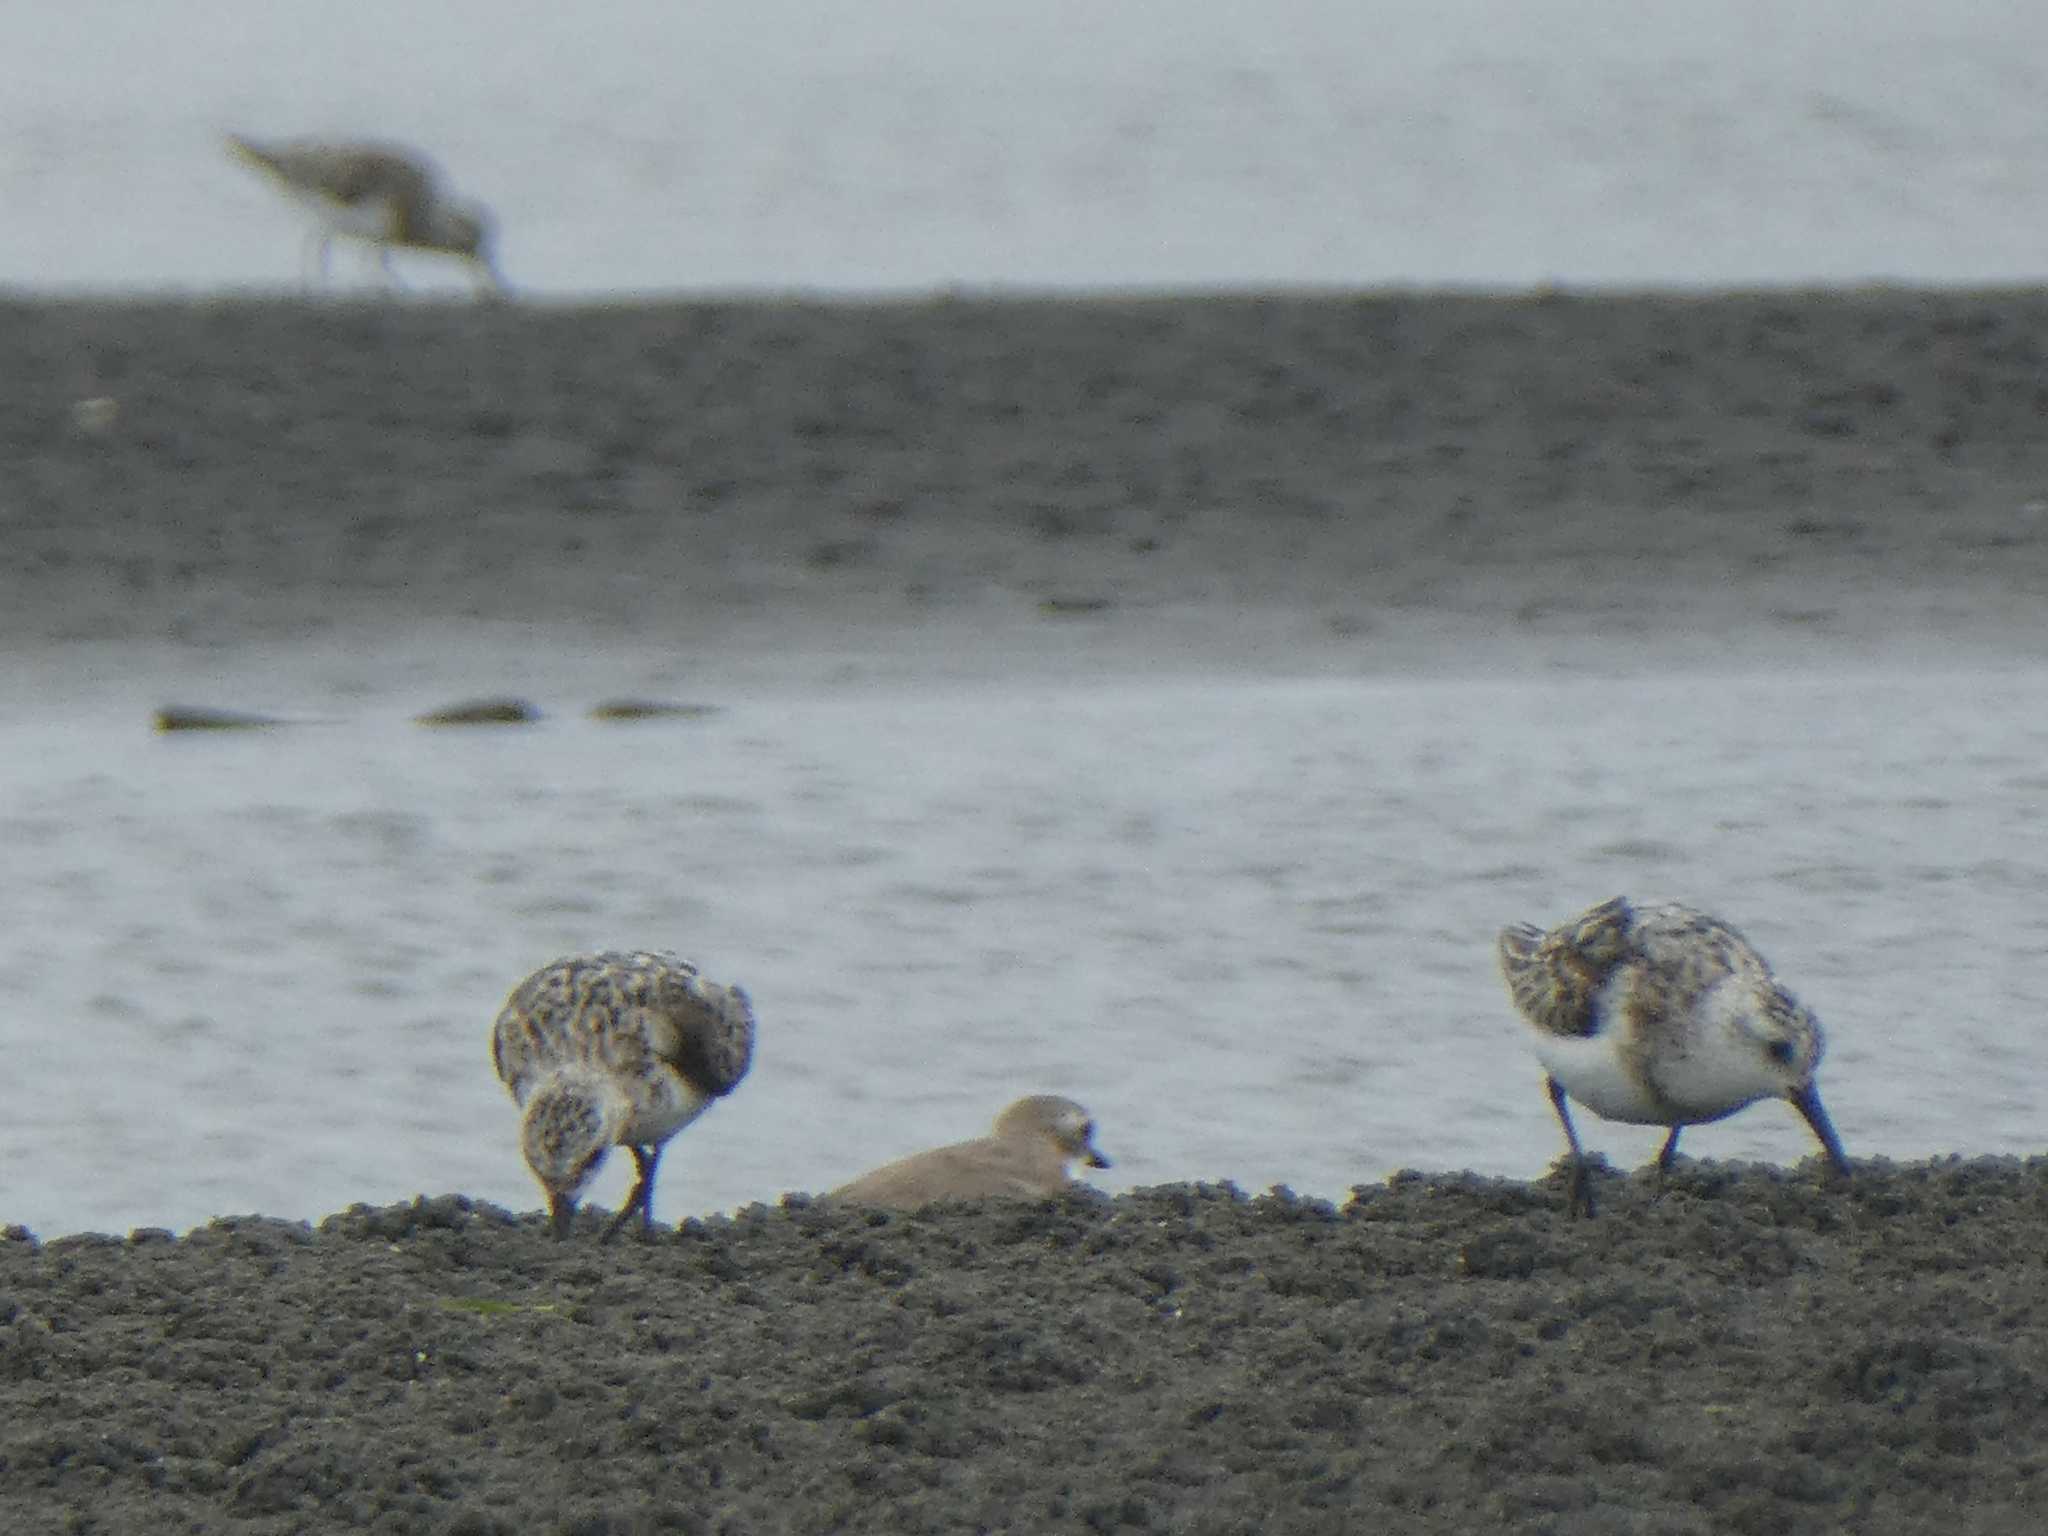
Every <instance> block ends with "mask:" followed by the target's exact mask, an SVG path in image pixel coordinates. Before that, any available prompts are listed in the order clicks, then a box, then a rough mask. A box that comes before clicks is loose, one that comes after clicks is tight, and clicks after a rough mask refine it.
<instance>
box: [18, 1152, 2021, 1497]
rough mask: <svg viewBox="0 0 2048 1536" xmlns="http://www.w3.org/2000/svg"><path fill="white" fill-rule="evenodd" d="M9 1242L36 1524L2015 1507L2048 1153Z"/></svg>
mask: <svg viewBox="0 0 2048 1536" xmlns="http://www.w3.org/2000/svg"><path fill="white" fill-rule="evenodd" d="M1602 1195H1603V1201H1604V1205H1605V1209H1604V1210H1603V1213H1602V1215H1601V1217H1600V1219H1598V1220H1597V1221H1594V1222H1581V1223H1574V1222H1571V1221H1569V1220H1567V1219H1566V1217H1565V1215H1564V1213H1563V1210H1562V1204H1561V1197H1560V1192H1559V1190H1558V1189H1557V1188H1556V1187H1555V1185H1553V1184H1539V1185H1523V1184H1515V1183H1506V1182H1495V1181H1486V1180H1477V1179H1471V1178H1461V1177H1420V1176H1401V1177H1397V1178H1396V1179H1394V1180H1393V1181H1391V1182H1390V1183H1389V1184H1388V1185H1386V1186H1381V1187H1366V1188H1361V1189H1360V1190H1358V1191H1357V1192H1355V1195H1354V1198H1353V1199H1352V1200H1351V1202H1350V1203H1348V1204H1347V1205H1346V1206H1344V1207H1343V1208H1342V1209H1333V1208H1332V1207H1330V1206H1328V1205H1326V1204H1322V1203H1319V1202H1309V1201H1300V1200H1296V1199H1294V1198H1292V1197H1289V1196H1286V1195H1285V1194H1284V1193H1282V1194H1276V1195H1272V1196H1266V1197H1262V1198H1257V1199H1247V1198H1244V1197H1242V1196H1240V1195H1237V1194H1235V1193H1234V1192H1232V1191H1229V1190H1227V1189H1214V1188H1208V1187H1199V1188H1198V1187H1178V1188H1166V1189H1158V1190H1151V1191H1145V1192H1141V1193H1138V1194H1133V1195H1129V1196H1125V1197H1121V1198H1118V1199H1115V1200H1103V1199H1099V1198H1094V1197H1089V1196H1085V1195H1077V1196H1075V1197H1073V1198H1071V1199H1068V1200H1064V1201H1058V1202H1050V1203H1047V1204H1045V1205H1042V1206H1025V1205H1017V1206H1007V1207H1004V1206H990V1207H985V1208H975V1207H964V1208H957V1209H950V1210H935V1211H932V1212H929V1213H927V1214H923V1215H918V1216H911V1217H900V1216H898V1217H891V1216H882V1215H871V1214H866V1213H856V1212H843V1211H835V1210H831V1209H829V1208H826V1207H823V1206H819V1205H815V1204H810V1203H806V1202H804V1201H802V1200H800V1199H796V1198H792V1200H791V1201H790V1202H789V1203H788V1204H786V1205H785V1206H784V1207H782V1208H780V1209H768V1208H763V1207H756V1208H753V1209H751V1210H748V1211H745V1212H742V1213H741V1214H739V1215H738V1216H737V1217H735V1218H733V1219H731V1220H718V1221H714V1222H710V1223H701V1224H700V1223H694V1222H693V1223H689V1224H686V1225H685V1226H684V1227H683V1228H681V1229H680V1230H677V1231H674V1232H668V1231H664V1232H662V1233H660V1234H658V1235H657V1236H656V1238H655V1239H653V1240H652V1241H650V1242H647V1243H644V1244H642V1243H624V1244H620V1245H617V1246H613V1247H599V1246H597V1245H596V1244H595V1243H594V1242H592V1241H590V1240H589V1238H588V1235H587V1234H584V1235H582V1236H580V1237H579V1239H578V1240H576V1241H572V1242H570V1243H567V1244H556V1243H553V1242H550V1241H549V1240H548V1239H547V1238H546V1237H545V1236H544V1235H543V1234H542V1232H541V1230H540V1228H539V1225H538V1218H537V1217H531V1216H529V1217H526V1218H515V1217H513V1216H511V1215H510V1214H508V1213H506V1212H503V1211H501V1210H498V1209H495V1208H492V1207H486V1206H477V1205H473V1204H472V1203H471V1202H469V1201H467V1200H463V1199H460V1198H456V1197H444V1198H441V1199H436V1200H424V1201H421V1202H418V1203H416V1204H414V1205H411V1206H404V1207H394V1208H390V1209H386V1210H370V1209H367V1208H361V1207H359V1208H356V1209H354V1210H351V1211H349V1212H347V1213H345V1214H342V1215H339V1216H336V1217H333V1218H330V1219H329V1220H327V1221H326V1222H323V1223H322V1224H321V1225H320V1227H319V1228H318V1229H317V1230H313V1229H309V1228H306V1227H304V1226H299V1225H294V1224H287V1223H280V1222H272V1221H266V1220H259V1219H240V1220H231V1221H222V1222H217V1223H215V1224H213V1225H211V1226H209V1227H206V1228H202V1229H199V1230H196V1231H194V1232H192V1233H191V1234H189V1235H188V1236H186V1237H184V1238H182V1239H172V1238H171V1237H169V1236H168V1235H166V1234H161V1233H158V1234H151V1233H138V1234H135V1235H134V1236H132V1237H131V1238H129V1239H126V1240H122V1239H114V1238H94V1237H84V1238H70V1239H64V1240H60V1241H56V1242H52V1243H49V1244H40V1245H39V1244H37V1243H36V1242H34V1241H33V1240H30V1239H28V1238H27V1237H26V1235H25V1234H22V1235H18V1236H17V1237H16V1239H15V1240H14V1241H10V1242H7V1243H5V1244H0V1401H4V1407H5V1412H4V1415H0V1424H4V1429H0V1434H4V1443H0V1523H4V1525H5V1526H6V1528H8V1529H10V1530H23V1531H30V1530H60V1529H69V1530H94V1531H102V1530H103V1531H121V1530H137V1529H143V1528H149V1529H153V1530H166V1531H168V1530H177V1531H200V1530H209V1531H218V1530H222V1529H229V1530H241V1531H251V1532H269V1531H279V1532H282V1531H300V1530H322V1529H343V1528H353V1529H365V1530H379V1531H405V1532H428V1531H434V1532H442V1531H445V1532H472V1533H486V1532H505V1533H511V1532H521V1533H524V1532H541V1531H547V1532H552V1531H562V1532H581V1533H599V1532H642V1531H703V1532H713V1531H718V1532H735V1533H740V1532H779V1531H803V1532H812V1531H816V1532H824V1531H841V1530H845V1531H877V1532H883V1531H886V1532H918V1531H931V1532H959V1531H972V1530H1032V1531H1036V1530H1043V1531H1074V1530H1097V1531H1112V1530H1131V1531H1176V1532H1181V1531H1185V1532H1237V1531H1253V1530H1270V1531H1290V1532H1291V1531H1312V1532H1323V1531H1327V1532H1332V1533H1336V1532H1351V1531H1358V1530H1366V1529H1383V1530H1403V1531H1416V1530H1421V1531H1446V1532H1451V1531H1456V1532H1469V1531H1472V1530H1475V1529H1486V1528H1496V1527H1498V1528H1504V1529H1513V1530H1516V1531H1549V1530H1555V1531H1573V1532H1587V1531H1590V1532H1606V1531H1612V1532H1624V1531H1628V1532H1637V1531H1668V1532H1693V1531H1698V1532H1706V1531H1740V1532H1756V1533H1766V1532H1770V1533H1778V1532H1787V1531H1814V1532H1820V1531H1838V1530H1845V1529H1854V1530H1859V1531H1902V1532H1903V1531H1915V1532H1918V1531H1928V1530H1942V1531H1971V1532H1977V1531H1987V1532H1988V1531H2011V1532H2015V1533H2017V1532H2022V1531H2025V1532H2034V1531H2038V1530H2040V1529H2042V1528H2043V1522H2044V1520H2048V1486H2044V1477H2043V1467H2044V1462H2048V1329H2044V1327H2043V1320H2044V1318H2048V1263H2044V1261H2043V1259H2042V1257H2041V1251H2042V1250H2041V1241H2040V1234H2041V1231H2042V1229H2043V1224H2044V1219H2048V1159H2035V1160H2030V1161H2028V1162H2026V1163H2024V1164H2022V1163H2018V1162H2013V1161H1989V1160H1980V1161H1945V1162H1936V1163H1933V1164H1915V1165H1909V1166H1887V1165H1881V1164H1880V1165H1876V1166H1872V1167H1867V1168H1865V1169H1863V1170H1861V1171H1860V1172H1859V1175H1858V1177H1857V1178H1856V1179H1855V1180H1854V1181H1853V1182H1852V1183H1850V1184H1849V1185H1847V1186H1841V1187H1823V1186H1822V1185H1821V1184H1819V1183H1818V1182H1817V1181H1816V1180H1815V1178H1814V1177H1813V1176H1812V1170H1811V1168H1810V1167H1809V1168H1805V1169H1801V1170H1799V1171H1797V1172H1794V1173H1779V1172H1776V1171H1773V1170H1767V1169H1760V1168H1748V1167H1744V1168H1732V1167H1727V1166H1722V1165H1715V1164H1700V1165H1685V1166H1684V1167H1683V1168H1682V1169H1681V1171H1680V1173H1679V1174H1678V1176H1677V1177H1676V1178H1675V1180H1674V1183H1673V1187H1672V1188H1671V1189H1670V1190H1668V1191H1667V1192H1666V1193H1665V1194H1664V1195H1663V1196H1662V1197H1657V1196H1655V1194H1654V1192H1653V1191H1652V1190H1651V1188H1650V1186H1649V1185H1648V1184H1647V1182H1645V1181H1642V1180H1621V1179H1618V1178H1617V1179H1615V1180H1613V1181H1612V1182H1610V1183H1609V1184H1608V1185H1607V1186H1606V1187H1605V1188H1604V1189H1603V1191H1602Z"/></svg>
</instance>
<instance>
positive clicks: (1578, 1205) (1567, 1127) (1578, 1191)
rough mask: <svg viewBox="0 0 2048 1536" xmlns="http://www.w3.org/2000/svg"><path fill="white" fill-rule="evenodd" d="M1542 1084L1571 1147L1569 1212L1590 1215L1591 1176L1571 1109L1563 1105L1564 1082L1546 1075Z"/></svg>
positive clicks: (1591, 1212) (1577, 1214) (1591, 1204)
mask: <svg viewBox="0 0 2048 1536" xmlns="http://www.w3.org/2000/svg"><path fill="white" fill-rule="evenodd" d="M1543 1086H1544V1087H1546V1088H1548V1089H1549V1090H1550V1107H1551V1108H1552V1109H1554V1110H1556V1111H1557V1123H1558V1124H1559V1125H1561V1126H1563V1127H1564V1139H1565V1142H1566V1143H1567V1144H1568V1145H1569V1146H1570V1147H1571V1149H1572V1182H1571V1201H1570V1209H1571V1213H1572V1215H1574V1216H1591V1215H1592V1214H1593V1184H1592V1176H1591V1172H1590V1170H1588V1169H1587V1167H1586V1149H1585V1148H1584V1147H1582V1146H1580V1145H1579V1133H1578V1132H1577V1131H1575V1130H1573V1129H1572V1115H1571V1111H1570V1110H1569V1109H1567V1108H1566V1107H1565V1102H1564V1084H1562V1083H1560V1082H1559V1081H1558V1080H1557V1079H1556V1078H1554V1077H1546V1078H1544V1079H1543Z"/></svg>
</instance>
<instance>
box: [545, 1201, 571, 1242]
mask: <svg viewBox="0 0 2048 1536" xmlns="http://www.w3.org/2000/svg"><path fill="white" fill-rule="evenodd" d="M575 1224H576V1202H575V1201H574V1200H565V1199H563V1198H562V1197H561V1196H560V1195H558V1194H556V1193H555V1192H554V1191H553V1190H549V1191H548V1232H549V1234H550V1235H551V1236H553V1237H554V1238H556V1239H557V1240H559V1239H561V1238H565V1237H567V1236H568V1235H569V1229H570V1228H571V1227H572V1226H574V1225H575Z"/></svg>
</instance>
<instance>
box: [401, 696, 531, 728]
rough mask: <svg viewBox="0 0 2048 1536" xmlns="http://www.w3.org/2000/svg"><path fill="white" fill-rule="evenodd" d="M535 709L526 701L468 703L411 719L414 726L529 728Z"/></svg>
mask: <svg viewBox="0 0 2048 1536" xmlns="http://www.w3.org/2000/svg"><path fill="white" fill-rule="evenodd" d="M540 717H541V713H540V710H539V709H538V708H536V707H535V706H534V705H532V704H530V703H528V702H527V701H526V700H525V699H512V698H503V699H467V700H464V701H463V702H461V703H459V704H448V705H444V706H442V707H441V708H440V709H430V710H427V711H426V712H425V713H423V714H417V715H414V716H413V717H412V718H413V723H414V724H415V725H531V724H532V723H533V722H534V721H536V720H538V719H540Z"/></svg>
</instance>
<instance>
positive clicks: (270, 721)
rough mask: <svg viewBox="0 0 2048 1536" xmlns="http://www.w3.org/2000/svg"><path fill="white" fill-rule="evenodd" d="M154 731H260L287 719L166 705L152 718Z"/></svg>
mask: <svg viewBox="0 0 2048 1536" xmlns="http://www.w3.org/2000/svg"><path fill="white" fill-rule="evenodd" d="M151 723H152V724H153V725H154V727H155V729H157V730H158V731H162V732H166V733H168V732H171V731H261V730H269V729H271V728H272V727H275V726H280V725H289V724H290V723H291V722H290V721H288V720H282V719H279V718H278V717H277V716H276V715H259V714H252V713H250V712H248V711H246V710H239V709H215V708H213V707H211V706H208V705H200V704H166V705H164V706H163V707H162V708H160V709H158V710H157V712H156V713H155V714H154V715H153V716H152V717H151Z"/></svg>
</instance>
